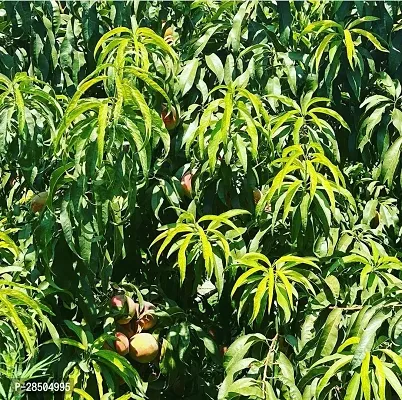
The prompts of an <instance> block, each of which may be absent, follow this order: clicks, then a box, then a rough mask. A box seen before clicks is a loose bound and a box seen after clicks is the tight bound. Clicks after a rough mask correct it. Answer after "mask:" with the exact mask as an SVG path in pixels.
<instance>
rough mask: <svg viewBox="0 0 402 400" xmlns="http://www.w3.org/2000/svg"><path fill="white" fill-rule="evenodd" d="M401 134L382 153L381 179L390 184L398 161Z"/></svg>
mask: <svg viewBox="0 0 402 400" xmlns="http://www.w3.org/2000/svg"><path fill="white" fill-rule="evenodd" d="M401 146H402V136H400V137H399V138H398V139H396V140H395V142H394V143H393V144H392V146H391V147H390V148H389V149H388V150H387V152H386V153H385V155H384V162H383V163H382V166H381V175H382V177H383V181H384V182H386V183H387V184H388V186H392V184H393V179H394V174H395V171H396V167H397V165H398V163H399V159H400V155H401Z"/></svg>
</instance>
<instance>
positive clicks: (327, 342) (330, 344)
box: [316, 308, 342, 357]
mask: <svg viewBox="0 0 402 400" xmlns="http://www.w3.org/2000/svg"><path fill="white" fill-rule="evenodd" d="M341 319H342V310H341V309H340V308H334V309H333V310H332V311H331V312H330V313H329V315H328V318H327V320H326V322H325V325H324V328H323V331H322V333H321V335H320V340H319V341H318V344H317V351H316V354H317V356H321V357H325V356H329V355H330V354H332V352H333V350H334V348H335V346H336V343H337V341H338V330H339V324H340V322H341Z"/></svg>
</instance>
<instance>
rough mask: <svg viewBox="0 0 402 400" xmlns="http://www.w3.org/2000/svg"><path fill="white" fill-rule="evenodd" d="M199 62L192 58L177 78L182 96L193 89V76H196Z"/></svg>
mask: <svg viewBox="0 0 402 400" xmlns="http://www.w3.org/2000/svg"><path fill="white" fill-rule="evenodd" d="M198 65H199V61H198V59H197V58H193V59H192V60H190V61H189V62H187V64H186V66H185V67H184V68H183V71H182V72H181V74H180V77H179V83H180V89H181V91H182V94H183V96H184V95H185V94H186V93H187V92H188V91H189V90H190V89H191V88H192V87H193V84H194V80H195V75H196V74H197V69H198Z"/></svg>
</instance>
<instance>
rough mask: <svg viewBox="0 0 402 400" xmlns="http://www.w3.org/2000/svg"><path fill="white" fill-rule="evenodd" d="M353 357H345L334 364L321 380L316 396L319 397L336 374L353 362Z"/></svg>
mask: <svg viewBox="0 0 402 400" xmlns="http://www.w3.org/2000/svg"><path fill="white" fill-rule="evenodd" d="M352 358H353V356H352V355H349V356H343V357H342V358H340V359H339V360H338V361H336V362H334V363H333V364H332V365H331V367H330V368H329V369H328V371H327V372H326V373H325V375H324V376H323V377H322V378H321V379H320V381H319V382H318V385H317V390H316V396H317V397H319V395H320V393H321V392H322V391H323V390H324V388H325V387H326V386H327V383H328V382H329V380H330V379H331V378H332V377H333V376H335V375H336V373H337V372H338V371H339V370H340V369H341V368H342V367H344V366H345V365H346V364H348V363H349V362H350V361H351V360H352Z"/></svg>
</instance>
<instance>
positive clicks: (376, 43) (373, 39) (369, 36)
mask: <svg viewBox="0 0 402 400" xmlns="http://www.w3.org/2000/svg"><path fill="white" fill-rule="evenodd" d="M351 31H352V32H354V33H358V34H359V35H362V36H364V37H366V38H367V39H368V40H370V42H371V43H373V45H374V47H375V48H376V49H377V50H380V51H384V52H387V53H388V50H387V49H386V48H385V47H384V46H383V45H382V44H381V43H380V41H379V40H378V39H377V38H376V37H375V36H374V35H373V34H372V33H370V32H367V31H365V30H363V29H357V28H355V29H351Z"/></svg>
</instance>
